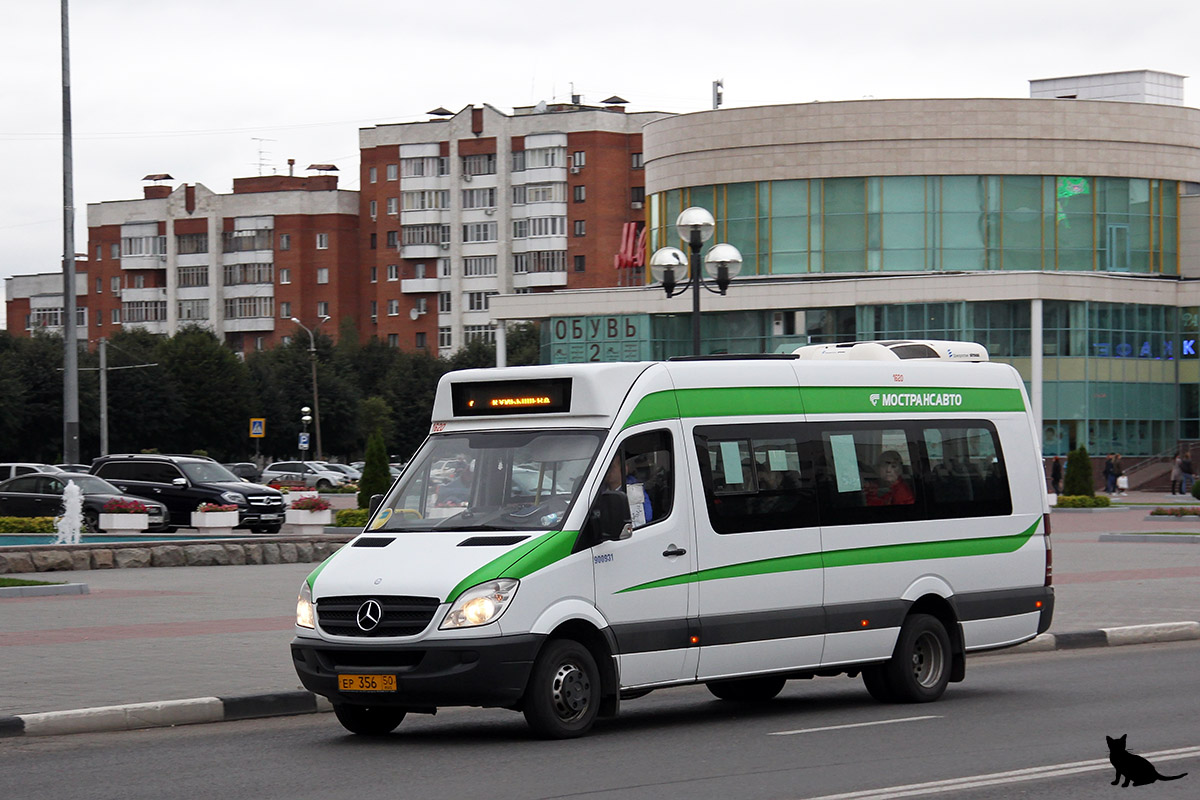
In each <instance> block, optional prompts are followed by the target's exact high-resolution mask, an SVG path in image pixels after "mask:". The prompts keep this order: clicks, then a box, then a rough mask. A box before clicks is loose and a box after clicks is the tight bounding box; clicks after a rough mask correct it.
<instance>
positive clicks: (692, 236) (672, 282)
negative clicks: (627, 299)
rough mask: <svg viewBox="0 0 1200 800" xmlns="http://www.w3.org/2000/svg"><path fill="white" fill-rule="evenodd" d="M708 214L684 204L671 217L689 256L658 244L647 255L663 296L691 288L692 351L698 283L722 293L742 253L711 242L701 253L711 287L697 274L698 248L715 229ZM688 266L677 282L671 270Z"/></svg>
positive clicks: (696, 347)
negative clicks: (673, 217) (685, 272)
mask: <svg viewBox="0 0 1200 800" xmlns="http://www.w3.org/2000/svg"><path fill="white" fill-rule="evenodd" d="M716 227H717V225H716V221H715V220H714V219H713V216H712V214H710V213H708V211H706V210H705V209H703V208H696V207H692V208H685V209H684V210H683V212H682V213H681V214H680V215H679V218H678V219H677V220H676V221H675V230H676V231H677V232H678V233H679V238H680V239H682V240H683V241H685V242H687V244H688V249H689V250H690V252H691V256H690V258H689V256H687V255H685V254H684V252H683V251H682V250H680V249H679V248H677V247H662V248H659V249H658V250H655V251H654V255H652V256H650V276H651V277H652V278H653V279H654V281H655V282H657V283H661V284H662V287H663V291H665V292H666V293H667V297H675V296H677V295H680V294H683V293H684V292H685V291H687V290H688V288H689V287H690V288H691V290H692V355H697V356H698V355H700V354H701V353H700V287H701V286H703V287H704V288H705V289H707V290H708V291H710V292H712V293H713V294H725V290H726V289H727V288H729V284H730V282H731V281H732V280H733V279H734V278H736V277H737V276H738V273H740V272H741V271H742V254H741V253H740V252H739V251H738V249H737V248H736V247H734V246H733V245H731V244H715V245H713V246H712V248H711V249H710V250H709V251H708V254H707V255H706V256H705V257H704V269H705V272H707V273H708V277H709V280H711V281H714V282H715V283H716V284H717V288H716V289H714V288H712V287H711V286H709V284H708V282H707V281H705V280H704V276H702V275H701V274H700V248H701V247H702V246H703V245H704V243H705V242H707V241H708V240H709V239H711V238H712V235H713V231H714V230H716ZM685 266H686V267H687V268H688V277H687V280H686V281H684V282H683V283H682V284H680V283H677V279H676V275H675V272H676V270H681V269H682V268H683V267H685Z"/></svg>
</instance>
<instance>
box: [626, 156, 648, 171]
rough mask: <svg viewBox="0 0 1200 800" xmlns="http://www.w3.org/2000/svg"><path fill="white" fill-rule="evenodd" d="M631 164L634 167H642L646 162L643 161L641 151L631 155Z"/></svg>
mask: <svg viewBox="0 0 1200 800" xmlns="http://www.w3.org/2000/svg"><path fill="white" fill-rule="evenodd" d="M629 166H630V167H632V168H633V169H642V168H643V167H644V166H645V164H644V163H643V161H642V154H641V153H634V154H633V155H631V156H630V157H629Z"/></svg>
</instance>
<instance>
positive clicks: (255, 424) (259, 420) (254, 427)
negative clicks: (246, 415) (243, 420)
mask: <svg viewBox="0 0 1200 800" xmlns="http://www.w3.org/2000/svg"><path fill="white" fill-rule="evenodd" d="M266 435H267V418H266V417H251V418H250V438H251V439H261V438H263V437H264V436H266Z"/></svg>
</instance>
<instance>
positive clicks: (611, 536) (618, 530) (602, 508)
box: [592, 491, 633, 541]
mask: <svg viewBox="0 0 1200 800" xmlns="http://www.w3.org/2000/svg"><path fill="white" fill-rule="evenodd" d="M592 518H593V519H594V520H596V522H597V524H598V526H599V527H598V533H599V535H600V538H601V539H604V540H610V541H619V540H621V539H628V538H629V537H630V536H632V535H633V525H632V524H631V521H630V517H629V499H628V498H627V497H626V496H625V493H624V492H613V491H607V492H601V493H600V496H599V497H597V498H596V505H595V506H593V508H592Z"/></svg>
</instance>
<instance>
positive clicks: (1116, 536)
mask: <svg viewBox="0 0 1200 800" xmlns="http://www.w3.org/2000/svg"><path fill="white" fill-rule="evenodd" d="M1100 541H1102V542H1171V543H1173V544H1200V534H1194V533H1102V534H1100Z"/></svg>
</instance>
